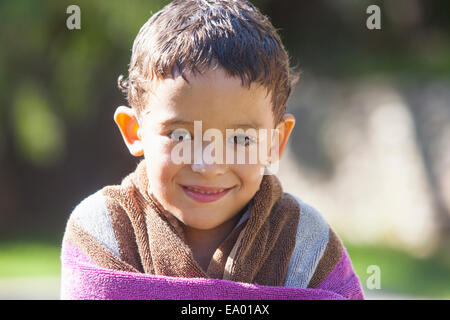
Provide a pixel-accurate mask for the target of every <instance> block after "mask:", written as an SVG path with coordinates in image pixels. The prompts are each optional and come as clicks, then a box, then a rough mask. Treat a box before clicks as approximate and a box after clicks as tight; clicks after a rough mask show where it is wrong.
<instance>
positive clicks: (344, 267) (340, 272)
mask: <svg viewBox="0 0 450 320" xmlns="http://www.w3.org/2000/svg"><path fill="white" fill-rule="evenodd" d="M317 289H322V290H327V291H332V292H336V293H338V294H340V295H342V296H343V297H345V299H350V300H361V299H364V293H363V290H362V287H361V282H360V280H359V278H358V277H357V276H356V274H355V272H354V270H353V266H352V261H351V260H350V257H349V256H348V253H347V250H346V249H345V247H344V246H343V247H342V254H341V259H340V260H339V262H338V263H337V264H336V266H335V267H334V268H333V270H331V272H330V273H329V274H328V276H327V277H326V278H325V279H324V280H323V281H322V282H321V283H320V285H319V286H317Z"/></svg>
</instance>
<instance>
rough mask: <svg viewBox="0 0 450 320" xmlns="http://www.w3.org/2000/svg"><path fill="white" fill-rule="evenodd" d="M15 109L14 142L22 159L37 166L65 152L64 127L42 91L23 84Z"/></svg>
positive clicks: (57, 158) (48, 163) (60, 156)
mask: <svg viewBox="0 0 450 320" xmlns="http://www.w3.org/2000/svg"><path fill="white" fill-rule="evenodd" d="M15 98H16V100H15V101H14V105H13V108H12V112H13V123H14V129H15V130H14V133H15V141H16V146H17V149H18V151H19V152H20V153H21V154H22V156H23V157H24V158H25V159H27V160H30V161H31V162H32V163H34V164H37V165H50V164H53V163H55V162H57V161H58V160H60V159H61V158H62V156H63V153H64V147H65V141H64V125H63V123H62V122H61V121H60V119H58V117H57V116H56V115H55V114H54V112H53V111H52V109H51V108H50V106H49V104H48V102H47V100H46V99H45V97H44V96H43V94H42V92H41V91H40V90H38V89H37V88H36V87H35V86H33V85H30V84H24V85H23V86H21V87H20V89H19V90H18V91H17V93H16V96H15Z"/></svg>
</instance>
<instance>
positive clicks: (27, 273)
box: [0, 242, 61, 278]
mask: <svg viewBox="0 0 450 320" xmlns="http://www.w3.org/2000/svg"><path fill="white" fill-rule="evenodd" d="M60 268H61V263H60V248H59V247H58V246H56V245H52V244H45V243H33V242H12V243H0V278H5V277H37V276H59V275H60V272H61V271H60Z"/></svg>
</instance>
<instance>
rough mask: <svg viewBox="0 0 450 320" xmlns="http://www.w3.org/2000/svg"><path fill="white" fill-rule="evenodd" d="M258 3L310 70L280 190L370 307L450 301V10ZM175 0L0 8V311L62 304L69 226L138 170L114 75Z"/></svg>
mask: <svg viewBox="0 0 450 320" xmlns="http://www.w3.org/2000/svg"><path fill="white" fill-rule="evenodd" d="M253 2H254V3H255V4H256V5H257V6H258V7H259V8H260V9H261V10H262V11H263V12H264V13H265V14H266V15H268V16H269V17H270V18H271V20H272V22H273V24H274V25H275V26H276V27H277V28H278V29H279V30H280V34H281V36H282V39H283V41H284V43H285V45H286V47H287V49H288V51H289V52H290V55H291V57H292V63H293V64H294V65H297V66H298V69H300V70H301V71H302V76H301V80H300V82H299V84H298V85H297V87H296V88H295V91H294V93H293V96H292V98H291V100H290V102H289V106H288V110H289V112H291V113H293V114H294V115H295V117H296V119H297V122H296V126H295V129H294V132H293V137H292V140H291V142H290V144H289V147H288V150H287V154H286V155H285V157H284V158H283V159H282V164H281V168H280V172H279V177H280V179H281V180H282V182H283V186H284V188H285V191H288V192H292V193H295V194H296V195H298V196H299V197H300V198H302V200H303V201H306V202H307V203H309V204H311V205H313V206H314V207H315V208H316V209H318V210H319V211H320V212H321V213H322V214H323V215H324V216H325V218H326V219H327V221H328V222H329V223H330V225H331V226H332V227H333V228H334V229H335V230H336V231H337V233H338V234H339V235H340V237H341V238H342V239H343V241H344V245H345V246H346V248H347V250H348V251H349V253H350V256H351V258H352V261H353V265H354V267H355V270H356V271H357V273H358V275H359V277H360V279H361V282H362V284H363V288H364V291H365V293H366V295H367V297H368V298H371V299H379V298H381V299H403V298H404V299H416V298H425V299H449V298H450V19H449V18H448V13H449V12H450V2H448V1H425V0H424V1H419V0H395V1H363V0H358V1H355V0H327V1H299V0H292V1H288V0H285V1H280V0H259V1H256V0H255V1H253ZM166 3H167V1H156V0H153V1H151V0H146V1H117V0H115V1H111V0H108V1H107V0H102V1H100V0H96V1H31V0H29V1H28V0H21V1H12V0H11V1H8V0H3V1H0V30H1V31H0V46H1V49H0V299H14V298H16V299H17V298H18V299H58V297H59V274H60V261H59V254H60V244H61V240H62V236H63V232H64V227H65V223H66V220H67V218H68V216H69V215H70V213H71V211H72V210H73V208H74V207H75V206H76V204H77V203H78V202H79V201H81V200H82V199H83V198H85V197H86V196H88V195H90V194H92V193H93V192H95V191H97V190H98V189H100V188H101V187H103V186H105V185H110V184H118V183H120V181H121V179H122V178H123V177H124V176H125V175H126V174H127V173H129V172H131V171H132V170H133V169H134V168H135V166H136V164H137V162H138V159H134V158H132V157H131V156H130V155H129V153H128V151H127V150H126V148H125V146H124V144H123V143H122V138H121V136H120V134H119V132H118V130H117V129H116V128H115V125H114V123H113V121H112V116H113V111H114V110H115V107H116V106H118V105H120V104H124V103H125V99H124V97H123V95H122V94H121V93H120V92H119V90H118V89H117V88H116V83H117V77H118V76H119V75H120V74H125V75H126V72H127V65H128V63H129V59H130V54H131V46H132V43H133V40H134V38H135V36H136V34H137V32H138V30H139V28H140V27H141V26H142V24H143V23H144V22H145V21H146V20H147V19H148V18H149V17H150V15H151V13H152V12H153V13H154V12H156V11H158V9H160V8H161V7H162V6H163V5H164V4H166ZM71 4H77V5H78V6H79V7H80V9H81V30H68V29H67V27H66V19H67V18H68V17H69V15H68V14H67V13H66V8H67V7H68V6H69V5H71ZM371 4H376V5H379V7H380V8H381V30H369V29H368V28H367V27H366V20H367V18H368V17H369V14H367V13H366V9H367V7H368V6H369V5H371ZM370 266H377V267H378V268H379V270H380V286H381V287H380V288H378V289H377V288H373V286H371V285H370V276H371V275H372V272H371V270H372V269H371V268H370Z"/></svg>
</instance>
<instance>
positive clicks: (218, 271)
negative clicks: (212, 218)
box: [206, 221, 247, 279]
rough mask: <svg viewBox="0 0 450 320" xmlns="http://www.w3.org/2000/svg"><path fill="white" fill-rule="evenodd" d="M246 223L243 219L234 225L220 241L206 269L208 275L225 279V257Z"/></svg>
mask: <svg viewBox="0 0 450 320" xmlns="http://www.w3.org/2000/svg"><path fill="white" fill-rule="evenodd" d="M246 223H247V221H244V222H243V223H241V224H240V225H239V226H238V227H236V228H235V229H234V230H233V231H232V232H231V233H230V235H229V236H228V237H227V238H226V239H225V240H224V241H223V242H222V243H221V245H220V246H219V248H217V249H216V251H215V252H214V255H213V257H212V259H211V262H210V263H209V266H208V269H207V271H206V273H207V274H208V276H209V277H211V278H214V279H225V278H224V270H225V264H226V262H227V257H228V256H229V255H230V252H231V250H232V249H233V246H234V244H235V243H236V240H237V238H238V237H239V234H240V233H241V231H242V230H243V229H244V227H245V224H246Z"/></svg>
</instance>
